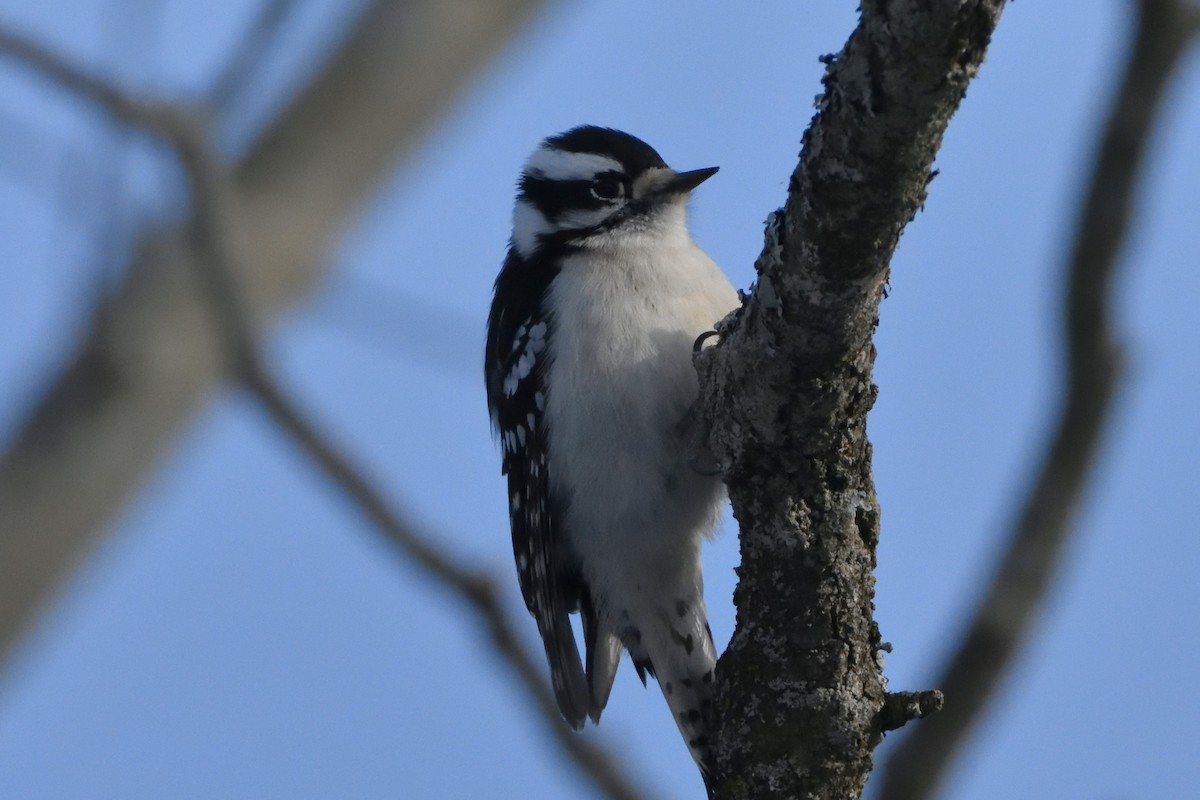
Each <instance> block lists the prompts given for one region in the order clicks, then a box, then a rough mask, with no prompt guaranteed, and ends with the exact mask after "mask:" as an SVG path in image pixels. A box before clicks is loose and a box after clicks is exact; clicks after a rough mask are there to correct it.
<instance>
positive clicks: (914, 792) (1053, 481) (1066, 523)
mask: <svg viewBox="0 0 1200 800" xmlns="http://www.w3.org/2000/svg"><path fill="white" fill-rule="evenodd" d="M1137 6H1138V26H1137V33H1136V35H1135V37H1134V42H1133V47H1132V48H1131V51H1130V53H1129V56H1128V60H1127V61H1126V67H1125V75H1124V78H1123V79H1122V82H1121V86H1120V89H1119V90H1118V91H1117V93H1116V95H1115V96H1114V97H1113V102H1112V108H1111V110H1110V112H1109V117H1108V123H1107V127H1106V129H1105V131H1104V134H1103V138H1102V140H1101V144H1100V149H1099V152H1098V153H1097V155H1096V161H1095V164H1094V165H1093V168H1092V176H1091V181H1090V184H1089V187H1088V190H1087V195H1086V199H1085V200H1084V202H1083V207H1082V210H1081V213H1080V218H1079V223H1078V227H1077V229H1076V232H1075V237H1074V244H1073V245H1072V249H1071V254H1070V259H1069V262H1068V263H1067V265H1066V269H1067V291H1066V295H1065V297H1064V308H1063V312H1064V319H1065V331H1064V332H1065V334H1066V351H1067V352H1066V362H1067V373H1066V379H1065V382H1064V384H1065V389H1066V396H1065V398H1064V399H1063V401H1062V405H1061V407H1060V409H1059V412H1058V422H1057V424H1056V426H1055V429H1054V431H1053V432H1052V433H1051V434H1050V436H1049V437H1048V439H1047V442H1046V447H1045V454H1044V456H1043V457H1042V464H1041V469H1040V471H1039V472H1038V474H1037V477H1036V478H1035V479H1034V482H1033V485H1032V486H1031V487H1030V489H1029V491H1028V494H1027V496H1026V499H1025V501H1024V504H1023V506H1022V509H1021V512H1020V515H1019V517H1018V518H1017V519H1016V521H1015V522H1014V524H1013V528H1012V533H1011V538H1010V541H1009V545H1008V551H1007V553H1006V554H1005V555H1004V558H1003V560H1002V561H1001V562H1000V564H999V568H998V570H997V572H996V574H995V575H994V576H993V578H992V581H991V584H990V585H989V587H988V589H987V592H986V594H985V595H984V596H983V598H982V600H981V601H980V603H979V606H978V607H977V608H976V611H975V615H974V619H973V621H972V622H971V624H970V626H969V628H968V629H967V632H966V635H965V637H964V638H963V639H962V641H961V644H960V645H959V647H958V650H957V651H956V652H955V653H954V654H953V655H952V656H951V657H950V659H949V661H948V662H947V664H946V666H945V667H944V668H943V671H942V674H941V676H940V677H939V678H938V681H937V684H938V685H939V686H940V687H942V689H943V691H944V692H945V695H946V699H947V703H946V708H945V710H944V711H943V712H942V713H940V714H938V715H937V716H936V717H935V718H933V719H931V720H929V721H928V722H926V723H924V724H923V725H921V726H919V727H918V728H917V729H916V730H914V731H913V732H912V733H911V734H910V735H909V736H908V738H906V739H905V740H903V741H902V742H901V743H900V744H899V746H898V747H897V748H896V749H895V750H893V751H892V754H891V757H890V759H889V760H888V762H887V764H886V768H885V769H884V770H883V775H882V778H883V783H882V788H881V792H880V795H879V796H880V797H881V798H885V799H894V800H921V799H922V798H927V797H932V796H934V794H935V793H936V792H937V789H938V787H939V785H940V784H941V782H942V780H943V778H944V777H945V774H946V772H947V770H948V769H949V766H950V763H951V762H952V760H953V759H954V757H955V755H957V753H958V752H959V750H960V749H961V748H962V746H963V745H964V744H965V743H966V741H967V739H968V736H969V734H970V732H971V730H972V728H973V726H974V724H975V723H976V722H977V721H978V719H979V717H980V715H981V714H982V713H983V710H984V709H985V708H986V706H987V703H988V701H989V700H990V699H991V697H992V695H993V693H994V692H995V691H996V689H997V687H998V686H999V684H1000V682H1001V680H1002V678H1003V677H1004V674H1005V673H1006V672H1007V669H1008V667H1009V666H1010V665H1011V664H1012V662H1013V659H1014V658H1015V657H1016V654H1017V652H1018V651H1019V649H1020V647H1021V646H1022V645H1024V643H1025V641H1026V639H1027V638H1028V635H1029V632H1030V629H1031V628H1032V626H1033V622H1034V619H1035V616H1036V614H1037V612H1038V610H1039V609H1040V608H1041V606H1042V603H1043V601H1044V600H1045V596H1046V591H1047V589H1048V588H1049V586H1050V584H1051V582H1052V580H1053V578H1054V576H1055V574H1056V572H1057V568H1058V564H1059V560H1060V559H1059V557H1060V555H1061V553H1062V549H1063V545H1064V543H1065V542H1066V539H1067V536H1068V534H1069V533H1070V532H1071V526H1072V523H1073V522H1074V519H1075V515H1076V512H1077V510H1078V506H1079V501H1080V498H1081V497H1082V494H1083V490H1084V487H1085V485H1086V482H1087V479H1088V476H1089V474H1090V471H1091V469H1090V468H1091V465H1092V463H1093V462H1094V460H1095V456H1096V451H1097V449H1098V447H1099V444H1100V441H1101V438H1102V436H1103V433H1104V428H1105V422H1106V421H1107V419H1108V417H1109V412H1110V410H1111V407H1112V400H1113V396H1114V392H1115V388H1116V385H1117V381H1118V377H1119V373H1120V365H1121V348H1120V345H1119V343H1118V342H1117V339H1116V334H1115V332H1114V331H1113V328H1112V314H1111V305H1112V302H1111V301H1112V285H1113V277H1114V274H1115V272H1116V268H1117V264H1118V262H1119V259H1120V256H1121V253H1122V250H1123V244H1124V241H1125V234H1126V232H1127V230H1128V229H1129V225H1130V221H1131V219H1132V215H1133V200H1134V197H1135V194H1136V192H1135V188H1136V183H1137V179H1138V176H1139V172H1140V169H1141V165H1142V162H1143V158H1144V156H1145V153H1146V149H1147V147H1148V143H1149V140H1150V136H1151V134H1152V133H1153V130H1154V125H1155V122H1156V120H1157V112H1158V110H1159V109H1160V108H1161V101H1162V97H1163V94H1164V92H1165V90H1166V87H1167V85H1168V83H1169V81H1170V78H1171V76H1172V75H1173V74H1174V71H1175V68H1176V66H1177V65H1178V64H1179V62H1180V60H1181V57H1182V56H1183V54H1184V53H1185V52H1186V50H1187V46H1188V44H1189V42H1190V41H1191V40H1192V37H1194V36H1195V35H1196V33H1197V30H1198V23H1200V16H1198V15H1197V12H1196V11H1195V10H1194V8H1193V9H1191V10H1189V9H1188V8H1187V6H1186V3H1180V2H1179V0H1140V2H1138V3H1137Z"/></svg>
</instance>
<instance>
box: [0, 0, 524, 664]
mask: <svg viewBox="0 0 1200 800" xmlns="http://www.w3.org/2000/svg"><path fill="white" fill-rule="evenodd" d="M540 5H541V3H540V1H539V0H505V1H504V2H494V1H492V0H454V1H453V2H445V1H444V0H413V1H412V2H404V3H398V2H390V0H376V2H373V3H370V4H368V6H367V9H366V11H365V12H364V13H363V16H362V18H361V19H360V20H359V21H358V23H357V24H356V25H355V26H354V28H353V30H352V31H351V32H350V34H349V35H348V36H347V39H346V41H345V42H344V43H343V44H342V45H341V47H340V48H339V49H338V50H337V52H336V53H335V54H334V55H333V57H332V58H331V59H330V61H329V63H328V64H327V65H325V67H324V68H323V69H322V70H321V71H319V72H318V74H317V75H316V76H315V78H314V79H313V80H312V81H311V82H310V84H309V85H308V86H307V87H306V88H305V89H304V90H303V91H302V92H301V93H300V94H299V95H298V96H297V97H296V99H295V100H294V101H293V102H292V103H291V104H290V105H289V106H288V107H287V108H285V109H284V111H283V112H282V114H281V115H280V116H279V118H278V119H276V120H275V121H274V122H273V123H272V124H270V125H269V126H268V128H267V130H266V131H265V132H264V134H263V136H262V137H261V138H260V139H259V141H258V142H257V143H256V144H255V146H254V147H252V148H251V150H250V152H249V153H248V154H247V155H246V157H245V158H243V159H242V161H241V162H240V163H239V164H236V165H233V166H232V168H231V172H232V181H233V193H234V196H233V197H232V198H231V203H233V205H234V209H233V210H231V212H230V216H231V218H232V219H233V220H235V221H236V223H237V229H236V230H235V231H233V232H232V234H231V235H232V236H233V238H234V239H235V244H236V246H237V248H238V254H239V257H238V263H240V264H245V265H249V266H251V267H252V268H249V269H247V270H245V272H244V274H239V275H238V276H236V277H237V280H238V281H239V283H240V285H241V286H242V287H243V289H244V294H245V298H246V306H247V309H248V311H249V313H250V315H251V316H252V318H253V320H254V321H255V322H256V323H261V322H265V321H267V320H268V319H270V318H272V317H273V316H275V315H276V314H277V313H278V312H279V311H281V310H282V309H284V308H286V307H288V306H290V305H292V304H294V303H296V302H297V301H299V300H300V299H301V298H303V297H304V296H306V295H307V293H308V292H309V291H310V290H311V289H312V287H313V286H314V285H315V283H316V281H317V280H318V279H319V277H320V276H321V275H322V274H323V272H324V270H325V267H326V265H327V262H326V254H327V252H328V251H329V250H330V249H331V248H332V247H333V245H334V244H335V243H336V241H337V239H338V236H339V235H340V234H341V232H342V230H343V228H344V227H345V226H346V225H347V224H348V222H349V221H350V220H352V219H353V218H354V215H355V214H356V213H357V212H358V210H359V209H360V208H361V207H362V205H363V204H364V203H365V202H366V201H367V200H368V199H369V198H370V197H371V196H372V192H373V190H374V189H375V187H376V186H377V185H378V184H379V182H380V181H381V180H382V179H383V178H384V177H386V176H387V175H388V174H389V173H390V171H391V169H392V168H393V165H394V164H395V162H396V159H397V158H398V156H399V155H400V154H401V153H402V152H403V151H404V150H405V149H406V148H408V147H411V146H412V145H413V144H415V143H416V142H417V141H419V140H420V137H421V136H422V134H424V133H425V132H426V131H427V130H428V128H429V127H430V126H431V125H432V121H433V120H434V119H435V118H436V117H437V115H438V113H439V112H440V111H441V110H442V109H444V108H445V107H446V106H447V105H448V104H449V103H450V102H451V100H452V99H453V97H454V96H455V95H456V93H457V91H458V89H459V88H461V87H462V86H463V85H464V84H465V82H466V80H467V79H468V78H469V77H470V76H471V75H472V74H473V73H474V72H475V71H476V70H477V69H478V68H479V67H480V66H481V65H482V64H484V63H486V61H487V60H488V59H489V57H490V56H492V55H493V54H494V53H495V52H496V51H497V50H498V49H499V48H500V46H501V45H502V44H503V43H504V42H506V41H507V40H508V39H509V38H510V37H511V36H512V34H513V33H514V32H516V31H517V30H519V29H520V28H521V27H522V23H523V22H524V21H525V20H526V19H527V18H528V17H529V16H530V15H531V14H532V13H533V12H534V10H536V8H538V7H539V6H540ZM4 53H8V54H9V55H15V56H17V57H18V58H26V57H27V56H28V55H29V54H28V52H24V53H23V52H22V47H21V42H20V41H19V40H17V39H16V38H14V37H11V36H5V37H3V38H2V39H0V54H4ZM193 244H194V243H193V242H192V241H190V240H189V239H188V237H187V236H186V235H185V234H183V233H182V232H179V231H176V232H172V233H168V234H161V233H160V234H159V235H157V236H153V237H150V238H147V239H146V240H145V241H144V242H143V243H142V245H141V246H140V248H139V250H138V252H137V254H136V255H135V259H134V264H133V265H132V266H131V267H130V269H129V270H128V273H127V279H126V280H125V282H124V284H123V285H122V286H121V287H120V288H119V290H117V291H116V292H115V294H114V295H113V296H112V297H111V298H110V299H109V300H108V301H107V302H106V303H105V304H104V306H103V307H101V308H99V309H97V312H96V315H95V318H94V320H93V323H92V326H91V329H90V331H89V332H88V334H87V337H86V339H85V341H84V342H83V343H82V345H81V346H80V348H79V350H78V352H77V353H76V355H75V357H74V359H73V360H72V361H71V362H70V363H69V364H68V365H67V367H66V369H65V370H64V372H63V373H62V374H61V375H60V376H59V377H58V379H57V380H56V381H55V382H54V384H53V385H52V386H51V387H50V389H49V390H48V392H47V393H46V395H45V397H44V398H43V399H42V400H41V401H40V403H39V404H38V406H37V407H36V408H35V409H34V410H33V412H32V414H31V415H30V417H29V419H28V421H27V422H26V423H25V424H24V425H23V427H22V429H21V431H20V432H19V433H18V434H17V436H16V438H15V439H14V440H13V442H12V444H11V445H10V447H9V448H8V450H7V451H6V452H4V453H3V454H0V509H3V513H2V514H0V664H3V662H4V660H5V656H7V654H8V652H9V650H10V648H12V646H13V645H14V644H15V642H16V640H17V638H18V636H19V635H20V634H21V633H22V632H23V631H24V630H25V628H26V626H27V625H28V624H29V622H30V620H31V618H32V617H33V615H34V614H35V613H36V612H37V611H38V610H39V609H40V608H41V607H42V606H43V605H44V604H45V603H46V602H47V600H48V598H49V597H50V596H51V595H52V593H53V591H54V590H55V589H56V588H57V587H58V585H59V582H60V581H61V580H62V579H63V578H64V577H65V576H66V575H67V574H69V572H70V569H71V568H72V567H73V566H74V565H75V564H76V563H77V562H78V561H79V560H80V559H81V558H82V557H83V555H84V554H85V553H86V552H87V551H88V549H89V548H90V547H91V545H92V544H93V543H94V542H95V541H96V540H97V539H98V537H99V536H100V535H101V534H102V533H103V532H104V531H105V530H106V528H107V525H108V523H109V522H110V521H111V520H112V518H113V517H114V516H115V515H116V513H117V512H118V511H119V510H120V509H121V508H122V507H123V505H124V503H125V502H126V500H127V499H128V498H129V496H130V495H131V493H132V492H133V491H135V490H136V489H137V487H138V486H139V485H140V484H141V482H142V480H143V479H144V478H145V476H146V475H148V474H149V473H150V471H151V470H152V468H153V466H154V465H155V463H156V462H157V459H158V458H159V457H160V456H161V455H163V454H164V453H165V452H166V451H167V450H168V449H169V448H170V446H171V444H172V443H173V441H174V437H175V436H176V435H177V434H178V432H179V431H180V430H181V429H182V428H183V426H184V425H185V424H186V422H187V421H188V420H189V419H190V418H191V416H192V414H194V413H195V412H196V411H197V410H198V409H199V408H200V407H201V404H202V403H203V402H204V400H205V399H206V397H207V395H208V393H209V392H211V391H212V390H213V389H215V388H216V387H217V386H219V385H220V383H221V381H222V380H224V379H225V378H226V377H227V370H226V368H225V367H226V365H224V364H223V363H222V358H221V354H220V352H219V345H218V342H217V341H216V337H215V336H214V328H213V326H212V324H211V319H210V318H209V316H208V314H207V313H206V311H205V309H204V308H203V307H202V306H201V304H200V302H199V301H198V299H197V296H196V293H195V286H194V283H193V277H194V275H195V272H194V270H193V269H192V265H193V262H194V261H195V259H196V258H197V254H196V253H195V252H194V250H193Z"/></svg>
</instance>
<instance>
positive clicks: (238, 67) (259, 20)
mask: <svg viewBox="0 0 1200 800" xmlns="http://www.w3.org/2000/svg"><path fill="white" fill-rule="evenodd" d="M299 6H300V4H299V3H298V2H296V0H267V2H266V4H265V5H264V6H263V7H262V8H261V9H260V10H259V12H258V16H257V17H255V18H254V21H253V22H252V23H251V24H250V27H249V29H248V30H247V31H246V33H245V35H244V36H243V37H242V39H241V41H239V42H238V45H237V48H236V49H235V50H234V51H233V55H231V56H230V57H229V60H228V61H227V62H226V63H225V67H224V68H223V69H222V70H221V74H220V75H218V76H217V79H216V80H215V81H214V82H213V88H212V91H211V92H210V93H209V98H208V101H209V104H210V105H211V106H212V107H213V108H214V109H218V110H225V109H228V108H229V106H230V105H231V104H232V103H233V102H234V101H235V100H236V99H237V97H238V95H239V94H240V93H241V92H243V91H244V90H245V88H246V85H247V84H248V83H249V82H250V81H251V80H253V79H254V76H255V73H257V72H259V71H260V70H261V68H262V62H263V60H264V59H266V57H267V56H268V55H269V54H270V53H271V51H272V50H273V49H274V48H275V46H276V45H277V44H278V43H279V37H280V34H281V33H283V30H284V28H285V27H286V26H287V22H288V19H289V18H290V17H291V16H292V13H293V12H295V11H296V10H297V9H298V8H299Z"/></svg>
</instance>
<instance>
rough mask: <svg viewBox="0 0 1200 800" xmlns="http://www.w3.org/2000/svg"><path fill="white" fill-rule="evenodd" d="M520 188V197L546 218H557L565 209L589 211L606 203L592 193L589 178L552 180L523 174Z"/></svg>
mask: <svg viewBox="0 0 1200 800" xmlns="http://www.w3.org/2000/svg"><path fill="white" fill-rule="evenodd" d="M520 189H521V195H520V199H521V200H524V201H526V202H529V203H532V204H533V206H534V208H536V209H537V210H538V211H540V212H541V213H542V216H544V217H545V218H546V219H548V220H555V219H558V218H559V217H561V216H562V215H563V214H564V213H565V212H567V211H572V210H577V209H584V210H589V211H590V210H594V209H598V208H603V207H604V206H607V205H608V203H607V202H605V201H603V200H600V199H599V198H597V197H596V196H595V195H593V194H592V181H591V180H579V181H552V180H549V179H547V178H537V177H533V176H531V175H525V176H523V177H522V178H521V187H520Z"/></svg>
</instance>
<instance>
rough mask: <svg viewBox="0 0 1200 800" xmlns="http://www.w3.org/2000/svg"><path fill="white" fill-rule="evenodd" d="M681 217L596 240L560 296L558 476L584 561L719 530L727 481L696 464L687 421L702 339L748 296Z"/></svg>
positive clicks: (553, 411) (554, 351)
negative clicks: (683, 427)
mask: <svg viewBox="0 0 1200 800" xmlns="http://www.w3.org/2000/svg"><path fill="white" fill-rule="evenodd" d="M682 215H683V209H682V204H681V205H680V208H679V209H678V216H677V217H674V216H668V217H667V218H665V219H663V220H661V221H660V223H661V225H660V226H655V227H654V228H653V229H644V230H641V231H634V232H630V231H627V230H623V229H622V230H620V231H618V232H615V233H613V234H611V235H607V236H604V237H595V239H594V240H590V241H591V246H590V247H589V248H588V249H586V250H584V251H583V252H580V253H578V254H575V255H573V256H571V257H570V258H569V260H568V261H567V262H566V263H565V264H564V267H563V270H562V272H561V273H560V274H559V275H558V277H557V278H555V280H554V283H553V284H552V285H551V288H550V297H549V298H548V300H549V303H548V306H549V308H551V309H552V310H553V314H554V316H553V326H554V328H553V330H554V333H553V338H552V342H551V348H550V353H549V356H550V361H549V364H548V370H549V374H548V387H549V390H548V396H547V419H548V420H550V421H551V427H550V431H549V448H550V462H551V465H552V467H551V481H552V486H553V488H554V490H555V491H556V492H558V493H560V495H561V496H562V497H564V499H566V500H567V508H566V520H565V521H566V522H567V525H566V526H565V527H566V530H567V534H568V536H569V538H570V540H571V542H572V544H573V545H574V547H575V548H576V550H577V552H578V554H579V555H580V556H581V557H582V558H583V560H584V561H585V563H586V562H587V561H588V560H589V559H590V558H592V557H599V558H600V559H601V560H603V559H605V558H607V557H609V556H612V555H613V553H612V552H611V551H612V548H614V547H616V548H621V553H619V554H618V555H624V556H626V557H628V556H629V555H630V553H629V551H628V549H629V548H634V549H635V550H637V549H639V548H640V549H642V550H643V551H644V550H645V549H646V548H649V549H651V550H655V549H657V548H660V547H666V548H668V549H677V548H678V547H679V546H681V545H683V544H684V542H682V541H678V540H679V539H680V538H683V539H687V540H689V542H690V541H691V540H693V539H694V540H695V546H696V547H698V544H699V542H698V539H699V535H700V533H703V532H706V531H707V530H711V528H712V527H713V526H714V525H715V522H716V517H717V509H718V507H719V503H720V502H721V499H722V496H723V494H722V491H721V486H720V483H719V481H716V480H715V479H712V478H704V477H701V476H698V475H696V474H695V473H694V471H692V470H691V469H690V468H689V467H688V466H687V456H688V455H689V454H688V453H686V452H685V448H684V445H685V442H684V440H683V437H682V436H681V435H680V433H681V432H680V429H679V425H680V423H681V422H682V421H683V418H684V416H685V414H686V413H687V412H688V410H689V409H690V408H691V406H692V404H693V403H694V402H695V399H696V396H697V378H696V372H695V369H694V368H693V366H692V345H693V342H694V341H695V339H696V337H697V336H698V335H699V334H700V333H702V332H704V331H707V330H710V329H711V328H712V327H713V325H714V324H715V323H716V322H717V321H718V320H719V319H721V318H722V317H723V316H724V315H725V314H727V313H728V312H729V311H730V310H731V309H732V308H733V307H734V306H735V305H736V304H737V302H738V298H737V293H736V292H735V291H734V289H733V287H732V286H731V285H730V284H729V281H728V280H727V279H726V278H725V276H724V275H723V274H722V273H721V271H720V270H719V269H718V268H717V266H716V265H715V264H714V263H713V261H712V259H710V258H709V257H708V256H707V254H705V253H704V252H703V251H702V250H700V249H699V248H698V247H697V246H696V245H695V243H693V242H692V240H691V238H690V237H689V236H688V235H687V231H686V228H685V227H684V224H683V216H682ZM698 529H703V530H698ZM648 537H649V538H648ZM669 540H675V541H674V542H671V541H669ZM646 555H647V556H650V557H653V556H654V555H655V554H653V553H646ZM662 555H667V554H666V553H662ZM623 560H624V559H623Z"/></svg>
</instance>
